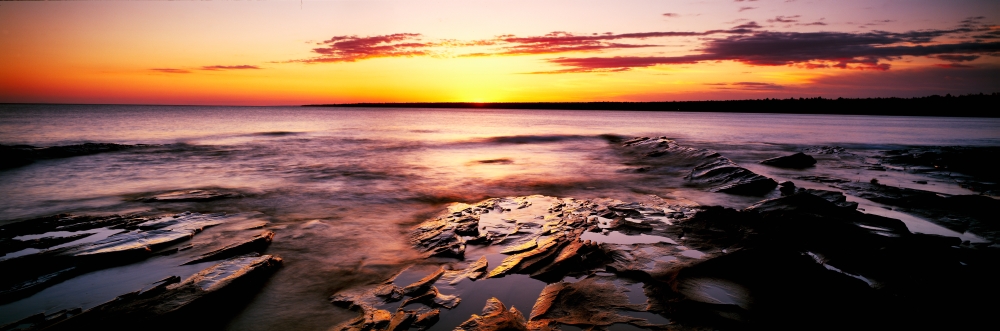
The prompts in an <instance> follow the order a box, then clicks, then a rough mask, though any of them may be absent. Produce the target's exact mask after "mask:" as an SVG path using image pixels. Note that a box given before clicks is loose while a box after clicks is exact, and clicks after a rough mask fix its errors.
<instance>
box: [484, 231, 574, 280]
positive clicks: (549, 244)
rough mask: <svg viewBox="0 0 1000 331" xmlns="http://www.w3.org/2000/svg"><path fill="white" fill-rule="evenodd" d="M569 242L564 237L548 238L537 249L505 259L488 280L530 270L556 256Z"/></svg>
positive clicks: (488, 275)
mask: <svg viewBox="0 0 1000 331" xmlns="http://www.w3.org/2000/svg"><path fill="white" fill-rule="evenodd" d="M568 242H569V240H566V238H565V237H564V236H553V237H551V238H548V239H546V240H544V241H543V242H541V243H539V244H538V247H536V248H535V249H532V250H530V251H527V252H524V253H520V254H515V255H512V256H509V257H507V258H505V259H504V260H503V262H501V263H500V265H499V266H497V267H496V268H493V270H492V271H490V272H489V273H488V274H487V275H486V278H494V277H502V276H503V275H506V274H508V273H511V272H516V271H518V270H524V269H530V268H531V267H532V266H534V265H535V264H537V263H539V262H540V261H542V260H545V259H546V258H548V257H550V256H553V255H555V254H556V252H557V251H558V250H559V248H561V247H562V246H563V245H564V244H566V243H568Z"/></svg>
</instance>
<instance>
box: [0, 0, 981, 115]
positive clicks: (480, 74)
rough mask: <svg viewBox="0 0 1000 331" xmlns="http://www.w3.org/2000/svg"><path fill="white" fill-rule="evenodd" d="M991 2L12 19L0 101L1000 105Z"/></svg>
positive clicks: (611, 5) (708, 3)
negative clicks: (817, 100) (967, 100)
mask: <svg viewBox="0 0 1000 331" xmlns="http://www.w3.org/2000/svg"><path fill="white" fill-rule="evenodd" d="M998 24H1000V1H996V0H951V1H937V0H880V1H870V0H864V1H862V0H839V1H833V0H702V1H683V0H682V1H674V0H657V1H653V0H646V1H628V0H616V1H589V0H572V1H568V0H567V1H564V0H531V1H521V0H506V1H476V0H456V1H449V0H443V1H431V0H381V1H380V0H364V1H346V0H343V1H341V0H330V1H305V0H303V1H245V2H244V1H235V2H230V1H208V2H205V1H109V2H103V1H66V2H62V1H53V2H35V1H15V2H7V1H4V2H0V103H108V104H197V105H298V104H315V103H354V102H558V101H563V102H566V101H574V102H575V101H675V100H733V99H757V98H788V97H825V98H837V97H848V98H856V97H915V96H926V95H932V94H941V95H943V94H947V93H950V94H969V93H994V92H1000V25H998Z"/></svg>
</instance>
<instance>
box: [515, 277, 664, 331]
mask: <svg viewBox="0 0 1000 331" xmlns="http://www.w3.org/2000/svg"><path fill="white" fill-rule="evenodd" d="M618 310H631V311H643V310H645V305H644V304H630V303H629V300H628V297H627V296H626V295H625V293H624V290H623V289H622V288H620V287H618V286H616V285H615V283H614V282H613V281H612V279H609V278H605V277H588V278H586V279H583V280H580V281H578V282H576V283H565V282H558V283H553V284H549V285H548V286H546V287H545V289H544V290H542V293H541V294H540V295H539V296H538V300H537V301H536V302H535V306H534V307H533V308H532V309H531V317H530V321H531V323H532V326H539V325H551V324H554V323H561V324H569V325H593V326H608V325H611V324H614V323H637V324H639V325H647V323H644V322H646V321H645V320H643V319H641V318H635V317H629V316H625V315H621V314H619V313H618Z"/></svg>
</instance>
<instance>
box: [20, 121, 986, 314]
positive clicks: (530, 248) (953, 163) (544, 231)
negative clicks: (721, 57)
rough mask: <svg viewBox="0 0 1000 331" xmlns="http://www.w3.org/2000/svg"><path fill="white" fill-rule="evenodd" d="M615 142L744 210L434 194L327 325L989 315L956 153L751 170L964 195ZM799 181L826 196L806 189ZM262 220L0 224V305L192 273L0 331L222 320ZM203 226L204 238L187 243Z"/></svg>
mask: <svg viewBox="0 0 1000 331" xmlns="http://www.w3.org/2000/svg"><path fill="white" fill-rule="evenodd" d="M614 144H615V145H614V148H615V149H616V151H618V152H619V153H620V155H621V156H622V157H623V158H625V159H627V160H628V161H627V163H626V165H627V166H628V167H629V169H630V170H629V171H633V172H635V173H641V174H645V175H649V176H657V175H667V174H676V173H678V171H681V172H684V173H686V175H685V176H684V180H685V181H686V182H685V186H687V187H690V188H692V189H696V190H702V191H706V192H715V194H731V195H738V196H741V197H749V198H752V199H753V200H754V201H757V202H756V203H753V204H750V205H746V206H744V207H742V208H727V207H720V206H705V205H697V204H694V203H690V202H686V201H682V200H675V199H668V198H663V197H659V196H655V195H650V196H648V197H646V198H645V199H642V200H638V201H622V200H616V199H611V198H587V199H584V198H575V197H558V196H545V195H528V196H513V197H495V198H489V199H485V200H482V201H475V202H470V203H458V202H456V203H451V204H448V205H446V206H445V207H444V208H443V210H441V211H440V213H438V214H435V215H430V216H429V217H427V218H426V219H425V220H423V221H422V222H420V223H419V224H417V225H416V226H413V227H411V228H408V229H406V235H407V236H408V237H407V238H406V240H407V242H408V243H409V244H410V245H411V246H412V249H413V250H415V251H416V252H418V253H419V259H418V260H417V261H416V262H413V263H410V266H409V267H407V268H405V269H403V270H402V271H399V272H395V273H391V274H383V275H379V276H378V277H374V278H373V279H370V280H368V282H367V283H366V284H362V285H360V286H353V287H349V288H344V289H338V290H336V291H334V292H333V293H322V295H327V294H329V295H330V296H329V301H330V304H331V305H333V306H336V307H340V308H342V309H346V310H347V311H351V312H352V314H353V318H352V319H350V320H347V321H344V322H343V323H342V324H340V325H336V326H334V325H331V327H333V328H334V329H338V330H345V331H347V330H351V331H370V330H388V331H405V330H431V331H437V330H466V331H498V330H566V331H577V330H616V331H617V330H635V329H651V330H709V329H711V330H719V329H722V330H745V329H797V330H798V329H810V330H816V329H821V330H838V329H872V330H876V329H878V330H881V329H921V330H922V329H975V328H977V327H980V326H983V325H989V322H990V317H991V314H992V306H991V305H989V304H985V305H984V304H982V303H981V301H982V300H977V299H981V298H983V297H985V298H990V297H992V296H995V295H997V294H1000V285H997V283H996V282H995V280H996V279H997V278H998V277H1000V271H998V270H997V269H996V268H995V264H996V261H1000V251H998V249H1000V246H997V244H995V243H996V242H997V239H998V235H1000V224H998V223H997V222H996V220H995V217H994V216H993V214H994V211H995V210H997V208H998V207H1000V203H998V201H997V200H996V199H995V198H993V197H991V196H990V195H991V192H993V191H992V188H993V187H994V186H992V185H995V182H992V180H993V178H992V177H989V176H985V175H983V174H982V173H981V172H982V171H983V170H982V169H980V168H978V167H977V166H975V165H974V164H972V163H973V162H972V161H970V160H972V159H971V158H969V157H968V156H967V155H966V154H962V153H965V152H968V151H967V150H959V149H940V150H936V149H935V150H927V151H916V152H915V151H913V150H905V151H889V152H886V153H885V154H884V155H881V156H880V158H879V159H878V160H880V161H881V162H878V163H872V162H869V161H867V160H869V159H871V158H865V157H858V156H856V155H853V154H850V152H849V151H848V150H846V149H844V148H840V147H835V146H829V147H817V148H815V149H807V150H803V151H800V152H796V153H789V154H788V155H784V156H779V157H775V158H769V159H766V160H761V161H760V164H759V165H756V166H760V167H765V166H766V167H778V168H781V169H790V170H785V171H798V170H800V169H804V168H821V167H826V166H828V165H829V164H836V167H839V168H849V167H856V168H862V167H865V169H869V170H870V169H874V168H875V167H876V166H877V167H882V168H883V169H885V168H887V167H888V168H889V169H892V168H893V167H904V166H905V167H907V169H908V170H910V171H918V172H920V173H924V174H926V175H927V176H930V177H933V176H936V175H939V172H940V171H942V170H941V169H945V168H947V169H950V170H948V171H966V172H969V175H968V176H969V179H968V183H970V184H969V185H970V187H972V186H974V187H976V188H977V189H978V190H979V191H978V192H980V193H982V194H979V195H971V194H970V195H947V194H941V193H934V192H930V191H924V190H919V189H914V188H906V187H897V186H890V185H884V184H880V183H879V182H878V180H871V181H858V180H850V179H846V178H838V177H833V176H827V175H808V176H806V175H803V176H800V177H799V178H798V179H796V180H798V181H799V183H798V184H796V183H794V182H792V181H785V182H782V183H780V184H779V183H778V181H776V180H774V179H772V178H768V177H767V176H764V175H761V174H758V173H756V172H754V171H752V170H751V169H749V168H747V167H750V166H749V165H748V166H747V167H743V166H740V165H739V164H737V163H736V162H734V161H732V160H731V159H729V158H727V157H725V156H723V155H721V154H719V153H718V152H715V151H712V150H708V149H696V148H690V147H685V146H681V145H678V144H677V143H676V142H675V141H673V140H670V139H667V138H665V137H658V138H651V137H639V138H633V139H621V140H616V141H614ZM122 146H124V145H122ZM3 148H5V149H10V150H16V151H19V152H18V153H22V152H23V153H29V152H30V153H34V154H31V155H34V156H31V157H33V158H39V157H42V156H38V155H43V156H44V155H45V154H44V153H49V152H40V151H38V150H37V149H28V148H27V147H24V148H21V147H8V146H4V147H3ZM11 148H13V149H11ZM88 148H89V149H87V150H88V151H92V152H101V151H113V150H117V149H116V148H117V147H115V146H104V147H101V146H96V147H95V146H90V147H88ZM973 152H978V151H973ZM39 153H41V154H39ZM53 153H55V152H53ZM66 153H69V154H73V153H75V152H66ZM87 153H89V152H87ZM935 153H936V154H935ZM57 154H58V153H57ZM63 154H65V153H63ZM25 155H27V154H25ZM59 155H62V154H59ZM928 155H930V156H928ZM956 155H960V156H956ZM45 157H47V156H45ZM931 159H933V160H931ZM946 161H947V162H946ZM490 163H491V164H492V163H502V162H494V160H490ZM807 183H810V184H822V185H825V186H826V189H817V188H815V186H811V187H813V188H806V187H804V186H806V185H804V184H807ZM800 186H802V187H800ZM241 197H243V195H242V194H241V193H239V192H236V191H232V190H227V189H224V188H206V189H191V190H174V191H161V192H154V193H151V194H147V195H143V196H138V197H135V198H134V199H132V201H136V202H141V203H148V204H151V205H156V204H168V203H173V202H192V201H194V202H210V201H216V200H223V199H234V198H241ZM856 198H861V199H864V200H867V201H873V202H877V203H880V204H884V205H886V206H892V208H895V209H897V210H898V211H901V212H906V213H909V214H913V215H919V216H921V217H924V218H926V219H929V220H933V221H934V223H936V224H938V225H940V226H942V227H945V228H948V229H951V230H953V231H956V232H958V233H966V232H971V233H975V234H976V235H978V236H980V237H982V238H983V239H984V240H982V241H976V242H972V241H969V240H963V239H960V238H956V237H949V236H942V235H934V234H926V233H919V232H914V231H911V230H910V229H909V228H908V226H907V224H906V223H904V222H903V221H901V220H899V219H895V218H891V217H886V216H879V215H877V214H873V213H865V212H862V211H861V210H859V204H858V202H857V201H856ZM281 229H282V227H278V226H272V225H271V224H270V223H268V222H266V221H261V219H259V218H255V217H253V216H247V215H239V214H226V213H213V214H209V213H198V212H182V213H171V214H163V213H159V214H156V213H135V214H125V215H103V216H96V215H69V214H61V215H54V216H50V217H43V218H37V219H31V220H24V221H21V222H16V223H10V224H5V225H3V226H0V252H2V253H3V254H5V255H4V256H3V257H0V268H2V269H3V270H5V271H4V272H3V273H0V302H3V303H8V302H13V301H16V300H18V299H21V298H24V297H27V296H30V295H32V294H34V293H38V292H39V291H41V290H44V289H45V288H48V287H51V286H54V285H55V284H59V283H61V282H64V281H67V280H70V279H73V278H74V277H78V276H80V275H83V274H85V273H88V272H94V271H99V270H105V269H109V268H114V267H118V266H125V265H135V264H139V263H143V262H144V261H148V260H152V259H161V260H164V261H167V263H168V264H170V265H171V266H175V267H177V268H181V267H184V268H195V269H172V270H177V272H178V273H179V270H199V271H196V272H193V273H186V274H172V275H170V276H168V277H165V278H162V279H161V280H159V281H156V282H151V283H145V284H144V285H143V286H141V288H136V289H135V291H133V292H127V293H121V294H120V295H119V296H118V297H116V298H115V299H113V300H111V301H109V302H106V303H103V304H100V305H97V306H94V307H92V308H89V309H86V310H84V309H79V308H71V309H64V310H61V311H58V312H55V313H49V314H44V313H42V314H36V315H31V316H27V317H25V318H23V319H20V320H18V321H16V322H13V323H10V324H7V325H5V326H2V327H0V331H6V330H81V329H109V330H125V329H139V328H141V329H155V330H168V329H171V330H174V329H179V328H194V329H218V328H221V327H223V326H224V325H225V322H226V316H230V315H227V314H232V313H233V312H235V311H239V310H240V309H242V307H243V306H244V305H245V304H246V303H245V302H246V301H248V300H249V299H250V298H252V297H253V296H255V295H257V293H258V291H259V290H260V288H261V287H262V286H264V284H265V283H266V282H267V280H268V279H269V278H270V277H271V276H272V274H274V273H275V272H276V271H277V270H278V269H279V268H281V266H282V264H283V263H284V262H283V259H282V258H281V257H278V256H276V255H274V254H273V253H272V254H269V253H268V249H269V246H270V245H271V243H272V241H273V240H275V235H276V234H275V231H279V232H280V231H281ZM213 231H215V232H213ZM208 232H212V234H210V235H205V233H208ZM202 237H205V238H206V239H205V240H206V241H199V242H197V243H195V242H194V240H195V239H198V238H202ZM358 249H362V248H358ZM480 307H481V308H480Z"/></svg>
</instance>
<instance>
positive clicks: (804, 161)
mask: <svg viewBox="0 0 1000 331" xmlns="http://www.w3.org/2000/svg"><path fill="white" fill-rule="evenodd" d="M760 163H761V164H766V165H769V166H774V167H779V168H796V169H802V168H808V167H811V166H813V165H814V164H816V159H814V158H813V157H812V156H809V155H806V154H804V153H801V152H799V153H795V154H792V155H786V156H779V157H774V158H770V159H767V160H764V161H760Z"/></svg>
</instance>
